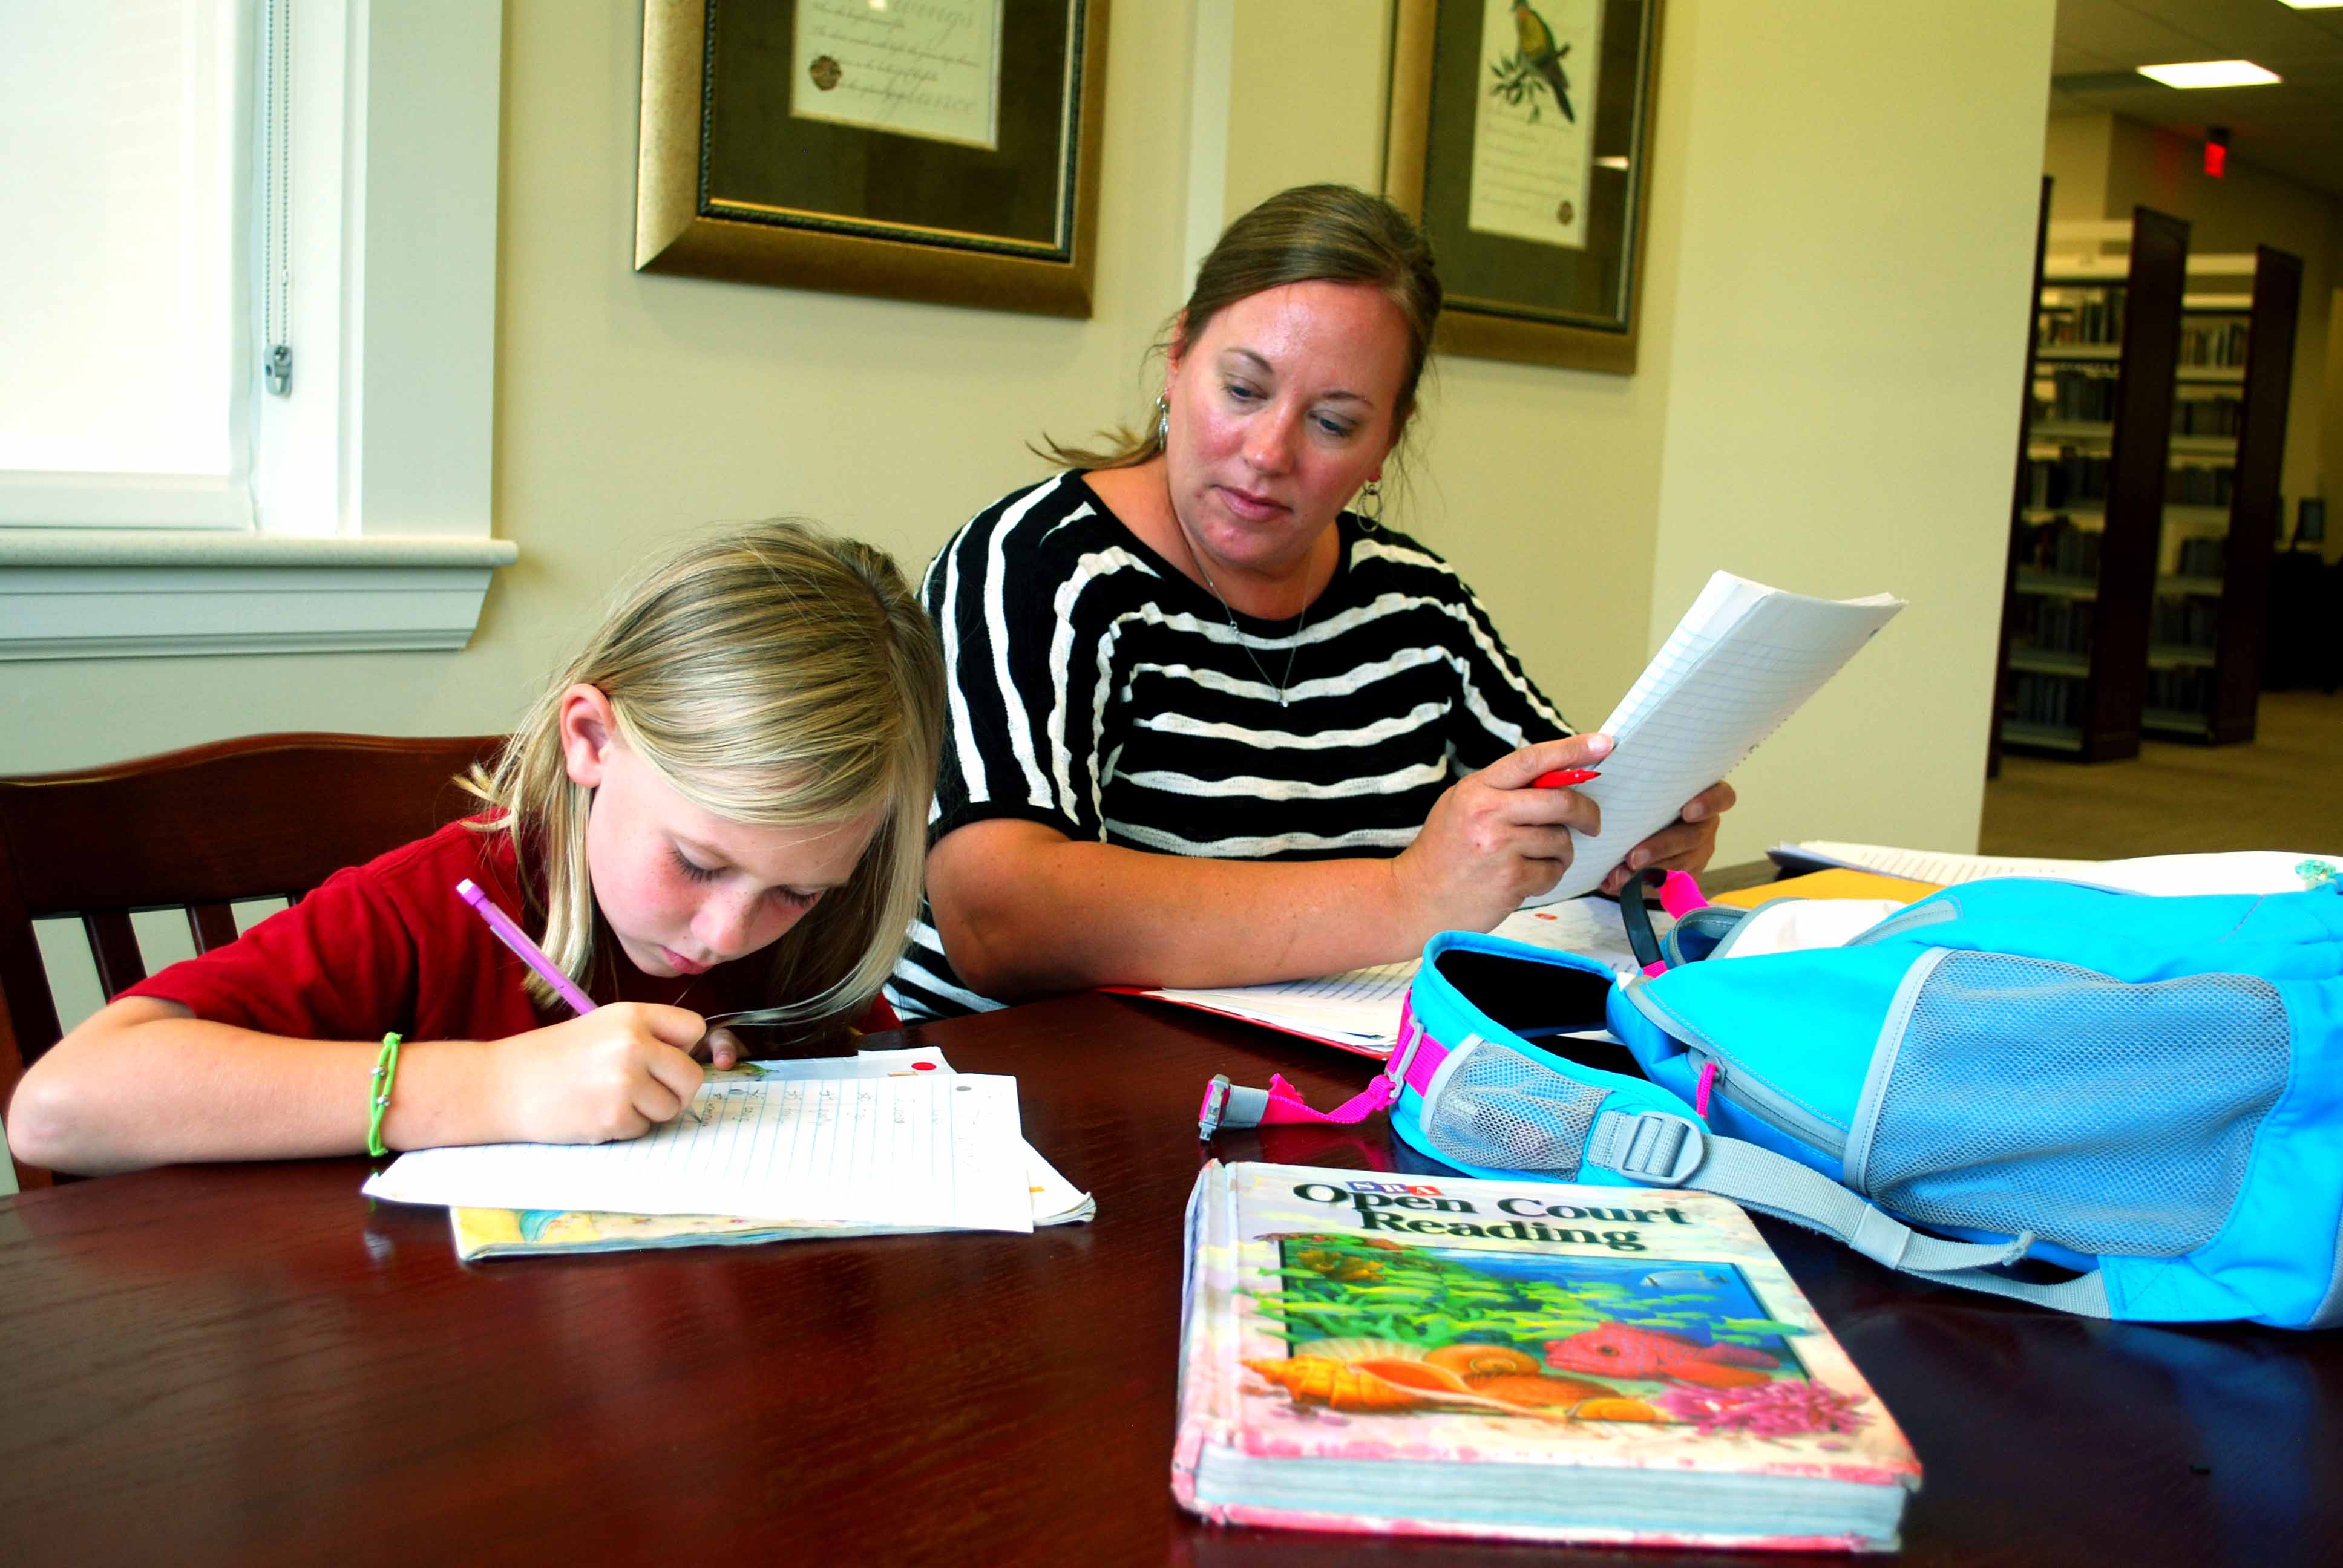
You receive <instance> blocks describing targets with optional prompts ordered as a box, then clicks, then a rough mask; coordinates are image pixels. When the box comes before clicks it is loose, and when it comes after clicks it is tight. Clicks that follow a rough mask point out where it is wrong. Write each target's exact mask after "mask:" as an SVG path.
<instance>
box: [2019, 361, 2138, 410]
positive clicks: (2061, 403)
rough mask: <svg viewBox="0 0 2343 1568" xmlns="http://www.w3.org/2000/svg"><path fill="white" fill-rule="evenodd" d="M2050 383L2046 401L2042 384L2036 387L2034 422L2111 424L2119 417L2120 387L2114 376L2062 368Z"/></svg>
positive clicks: (2049, 378)
mask: <svg viewBox="0 0 2343 1568" xmlns="http://www.w3.org/2000/svg"><path fill="white" fill-rule="evenodd" d="M2048 381H2049V387H2050V396H2048V397H2043V396H2042V395H2041V387H2042V383H2040V382H2038V381H2037V382H2036V384H2035V397H2034V417H2035V418H2036V419H2100V420H2110V419H2113V418H2114V417H2116V392H2117V386H2118V384H2117V380H2116V378H2115V377H2114V376H2113V375H2111V374H2107V373H2105V372H2097V371H2091V370H2083V369H2077V368H2074V367H2061V368H2059V369H2058V370H2057V371H2056V373H2054V374H2053V375H2051V376H2050V377H2048Z"/></svg>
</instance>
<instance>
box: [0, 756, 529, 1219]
mask: <svg viewBox="0 0 2343 1568" xmlns="http://www.w3.org/2000/svg"><path fill="white" fill-rule="evenodd" d="M503 742H504V738H503V737H502V736H498V735H464V736H451V737H442V738H435V739H393V738H390V737H385V736H374V735H256V736H250V737H246V738H245V739H237V740H224V741H220V742H218V743H216V744H215V745H210V746H196V747H190V748H188V749H186V750H184V751H170V752H165V753H164V754H162V755H161V756H158V757H146V758H141V759H138V760H137V761H135V762H124V763H119V764H116V765H115V766H112V767H108V768H96V769H87V770H82V771H74V772H65V773H46V774H34V775H26V776H23V777H18V778H0V1110H5V1107H6V1105H7V1103H8V1100H9V1097H10V1096H11V1095H13V1094H14V1093H15V1088H16V1081H17V1080H18V1079H19V1078H20V1077H22V1076H23V1074H24V1070H25V1068H27V1067H29V1066H31V1065H32V1064H33V1063H34V1062H35V1061H36V1060H39V1059H40V1057H41V1055H42V1053H43V1052H45V1051H46V1050H48V1049H49V1048H50V1047H51V1046H53V1045H55V1044H56V1042H57V1040H58V1037H59V1035H60V1034H61V1033H62V1030H60V1029H59V1027H58V1022H57V1010H56V1002H55V998H54V997H53V995H52V994H51V992H50V990H49V981H48V975H47V972H46V971H45V970H44V969H43V967H42V964H41V954H40V950H39V947H38V946H37V945H36V943H35V939H34V930H33V922H34V921H35V920H49V919H54V918H56V917H59V916H78V917H80V920H81V923H82V927H83V930H85V931H86V932H87V933H88V936H89V947H90V954H91V957H92V958H93V959H95V960H96V965H97V977H98V983H99V985H100V986H101V987H102V988H103V989H104V990H105V992H106V997H107V999H108V1000H111V999H112V998H113V997H114V996H115V995H116V993H117V992H118V991H120V990H123V989H124V988H125V987H126V986H130V985H135V984H136V983H137V982H138V981H139V980H144V979H145V978H146V963H145V960H143V959H142V958H141V957H140V956H139V951H138V940H137V937H136V935H135V934H134V933H133V931H132V929H131V924H130V917H131V914H132V913H133V911H136V910H163V909H184V910H186V916H187V927H188V930H190V931H192V932H193V933H194V936H195V942H196V951H198V952H208V951H210V950H212V949H214V948H216V947H219V946H221V945H223V944H225V943H227V942H232V941H234V940H236V920H235V918H234V916H233V914H232V913H231V911H230V910H229V905H231V904H233V903H236V902H238V901H240V900H248V899H273V898H284V899H298V898H299V897H301V896H302V895H303V894H305V893H307V892H308V891H309V890H311V889H312V888H315V887H316V886H317V884H318V883H320V882H322V881H324V880H325V879H327V877H329V876H331V875H332V874H333V873H334V872H336V871H337V870H339V869H342V868H343V867H345V866H354V865H357V864H359V863H360V862H363V861H366V860H370V859H374V857H376V856H377V855H379V854H381V853H382V852H383V851H384V850H386V849H395V848H397V846H398V845H400V844H404V843H406V842H407V841H409V840H410V839H419V838H422V837H423V836H424V835H425V834H427V833H429V832H431V831H433V830H434V829H437V828H439V827H441V826H443V825H445V824H446V823H447V822H450V821H453V820H455V819H457V818H458V817H461V816H465V815H468V813H470V812H471V811H473V810H476V809H478V802H477V801H476V800H474V799H473V798H472V797H471V796H469V795H467V794H466V793H464V791H462V790H461V789H458V788H457V787H456V786H455V784H454V783H453V782H452V780H453V779H454V778H455V776H456V775H457V774H458V773H460V772H462V771H463V770H464V769H467V768H469V767H470V766H471V765H472V764H473V763H474V762H475V761H493V759H494V758H495V757H496V754H497V751H498V748H499V747H501V746H502V744H503ZM16 1174H17V1181H18V1182H19V1183H20V1184H21V1185H23V1186H25V1187H28V1188H29V1187H35V1186H47V1185H48V1184H49V1182H50V1180H51V1178H50V1174H49V1172H47V1171H42V1170H40V1169H38V1168H36V1167H32V1166H27V1165H25V1164H24V1163H23V1162H22V1161H19V1162H18V1164H17V1167H16Z"/></svg>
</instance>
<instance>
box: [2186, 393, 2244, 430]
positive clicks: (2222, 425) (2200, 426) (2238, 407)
mask: <svg viewBox="0 0 2343 1568" xmlns="http://www.w3.org/2000/svg"><path fill="white" fill-rule="evenodd" d="M2245 427H2246V404H2245V400H2244V399H2243V398H2241V397H2230V396H2228V395H2227V394H2226V393H2224V394H2223V395H2221V396H2220V397H2178V398H2175V399H2174V400H2173V404H2172V433H2173V434H2174V435H2176V436H2235V435H2237V434H2238V433H2240V432H2241V431H2243V430H2244V429H2245Z"/></svg>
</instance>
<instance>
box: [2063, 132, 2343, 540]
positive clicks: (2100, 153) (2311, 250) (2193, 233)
mask: <svg viewBox="0 0 2343 1568" xmlns="http://www.w3.org/2000/svg"><path fill="white" fill-rule="evenodd" d="M2043 167H2044V170H2045V172H2046V173H2048V174H2049V175H2050V176H2052V177H2053V179H2054V180H2055V181H2056V185H2055V186H2054V187H2053V192H2052V196H2051V201H2052V206H2053V208H2054V216H2057V217H2061V218H2064V217H2068V216H2075V217H2094V218H2096V217H2117V218H2120V217H2128V216H2130V214H2131V210H2132V208H2133V207H2135V206H2149V207H2154V208H2155V209H2157V211H2159V212H2167V213H2170V214H2171V215H2172V216H2175V217H2180V218H2186V219H2187V220H2188V223H2189V225H2190V229H2189V236H2188V248H2189V251H2190V253H2191V254H2193V255H2215V254H2239V253H2249V252H2251V251H2252V250H2253V248H2254V247H2255V246H2257V245H2271V246H2277V247H2278V249H2280V250H2284V251H2290V252H2292V253H2293V254H2294V255H2296V256H2299V257H2301V258H2302V297H2301V304H2300V312H2301V315H2300V323H2299V326H2298V328H2297V331H2296V336H2295V356H2294V377H2293V386H2292V387H2291V389H2290V395H2289V397H2288V410H2287V432H2286V462H2285V466H2284V467H2283V469H2282V471H2281V474H2280V477H2279V481H2278V482H2279V487H2280V490H2281V491H2282V493H2283V494H2284V497H2285V499H2286V527H2287V528H2292V526H2293V520H2294V502H2295V499H2296V498H2298V497H2300V496H2306V495H2319V494H2324V495H2326V496H2327V497H2328V508H2329V509H2330V510H2332V509H2333V508H2335V507H2336V506H2337V505H2338V503H2343V483H2338V480H2343V359H2338V355H2343V349H2338V346H2337V345H2336V343H2335V337H2336V332H2335V327H2336V324H2337V321H2338V311H2337V304H2336V300H2337V297H2338V286H2343V272H2338V267H2343V202H2338V201H2337V200H2336V199H2335V198H2334V197H2332V196H2327V195H2325V194H2324V193H2322V192H2319V191H2314V190H2311V189H2309V188H2308V186H2299V185H2297V184H2295V183H2294V182H2293V181H2292V180H2289V179H2286V178H2284V177H2282V176H2278V175H2273V174H2268V173H2265V172H2264V171H2262V170H2260V169H2258V168H2255V167H2254V166H2252V165H2250V164H2241V163H2238V162H2237V161H2236V160H2235V159H2232V160H2231V161H2230V163H2229V166H2228V172H2227V175H2226V176H2224V177H2223V178H2220V179H2212V178H2209V177H2207V176H2206V174H2205V172H2204V164H2203V157H2202V148H2201V144H2199V143H2197V142H2196V141H2194V140H2191V139H2189V138H2187V137H2184V136H2178V135H2177V134H2175V133H2173V132H2171V131H2166V130H2160V129H2157V127H2154V126H2144V125H2141V124H2139V123H2138V122H2137V121H2135V120H2127V119H2124V118H2122V117H2121V116H2114V115H2084V116H2059V117H2057V118H2055V119H2053V120H2051V121H2050V122H2049V135H2048V136H2047V137H2046V141H2045V145H2044V152H2043ZM2070 182H2071V183H2072V184H2074V185H2075V186H2077V189H2078V190H2079V191H2081V192H2085V193H2090V192H2094V191H2096V192H2097V196H2098V206H2097V210H2085V209H2084V208H2083V207H2082V206H2080V205H2077V206H2076V207H2075V208H2074V209H2073V210H2071V211H2070V210H2069V206H2068V204H2067V203H2066V202H2064V201H2062V200H2061V198H2060V196H2059V194H2058V193H2059V189H2060V188H2061V187H2064V186H2066V185H2068V184H2069V183H2070ZM2086 199H2087V197H2082V196H2078V198H2077V203H2078V204H2079V203H2081V202H2082V201H2084V200H2086ZM2205 286H2207V287H2208V288H2213V289H2217V290H2221V291H2231V290H2235V289H2237V288H2240V287H2241V286H2242V285H2238V284H2235V283H2232V282H2230V281H2229V280H2227V279H2217V280H2211V281H2208V282H2207V284H2206V285H2205ZM2333 531H2334V528H2333V526H2332V525H2330V528H2329V532H2330V535H2331V534H2332V533H2333ZM2328 555H2329V558H2330V559H2332V558H2338V557H2343V539H2335V538H2330V539H2329V541H2328Z"/></svg>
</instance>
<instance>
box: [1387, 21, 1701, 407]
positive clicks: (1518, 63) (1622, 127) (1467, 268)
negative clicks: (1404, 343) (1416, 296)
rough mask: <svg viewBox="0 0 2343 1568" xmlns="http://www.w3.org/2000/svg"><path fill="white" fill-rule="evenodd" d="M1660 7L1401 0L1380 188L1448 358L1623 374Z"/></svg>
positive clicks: (1629, 342)
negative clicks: (1430, 290)
mask: <svg viewBox="0 0 2343 1568" xmlns="http://www.w3.org/2000/svg"><path fill="white" fill-rule="evenodd" d="M1660 3H1661V0H1398V5H1396V7H1395V8H1394V11H1393V39H1392V82H1391V106H1390V116H1389V120H1388V124H1389V127H1390V129H1389V136H1388V140H1387V143H1386V146H1385V150H1384V162H1383V193H1384V195H1386V196H1389V197H1390V198H1391V199H1392V201H1393V202H1394V203H1395V204H1397V205H1398V206H1400V207H1402V208H1403V209H1404V210H1406V211H1408V212H1410V213H1412V214H1413V215H1414V216H1416V217H1417V219H1418V220H1419V221H1420V222H1421V223H1422V224H1423V228H1424V232H1425V233H1426V234H1427V235H1428V236H1430V237H1431V239H1432V245H1433V250H1434V251H1435V252H1436V253H1437V254H1438V256H1439V257H1440V276H1441V281H1442V282H1443V284H1444V285H1445V286H1446V289H1447V303H1446V306H1445V307H1444V308H1443V311H1442V313H1441V317H1440V336H1439V339H1438V344H1439V347H1440V348H1441V349H1442V350H1443V352H1446V353H1451V354H1464V355H1472V356H1475V357H1481V358H1487V359H1513V360H1520V361H1524V362H1526V363H1530V364H1538V365H1564V366H1570V367H1574V368H1577V369H1582V370H1603V371H1610V372H1614V373H1615V374H1619V375H1632V374H1633V373H1634V368H1635V312H1636V304H1637V300H1638V297H1639V295H1640V284H1641V281H1642V272H1643V237H1644V206H1645V197H1646V193H1647V192H1648V190H1649V188H1650V181H1651V168H1650V162H1651V159H1650V147H1651V126H1652V105H1653V98H1654V91H1655V87H1656V80H1657V75H1658V65H1659V43H1660Z"/></svg>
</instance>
